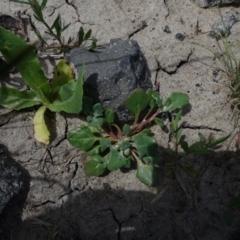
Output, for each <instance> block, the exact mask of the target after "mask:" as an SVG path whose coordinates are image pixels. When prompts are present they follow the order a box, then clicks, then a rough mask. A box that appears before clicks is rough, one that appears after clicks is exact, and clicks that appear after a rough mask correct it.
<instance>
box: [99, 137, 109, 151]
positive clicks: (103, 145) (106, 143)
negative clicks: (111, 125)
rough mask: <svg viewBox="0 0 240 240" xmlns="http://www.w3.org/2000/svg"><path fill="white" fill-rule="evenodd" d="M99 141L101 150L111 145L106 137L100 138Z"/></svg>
mask: <svg viewBox="0 0 240 240" xmlns="http://www.w3.org/2000/svg"><path fill="white" fill-rule="evenodd" d="M99 143H100V145H101V152H104V151H105V150H106V149H107V148H109V147H110V146H111V141H110V140H109V139H107V138H101V139H100V141H99Z"/></svg>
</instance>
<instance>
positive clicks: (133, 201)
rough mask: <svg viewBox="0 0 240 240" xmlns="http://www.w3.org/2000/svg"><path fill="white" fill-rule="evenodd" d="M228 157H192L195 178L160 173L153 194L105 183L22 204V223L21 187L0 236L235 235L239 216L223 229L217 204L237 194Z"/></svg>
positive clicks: (238, 184) (216, 238) (0, 220)
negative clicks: (35, 203) (54, 199)
mask: <svg viewBox="0 0 240 240" xmlns="http://www.w3.org/2000/svg"><path fill="white" fill-rule="evenodd" d="M231 157H232V154H231V153H229V152H220V153H213V154H211V155H208V156H198V157H197V158H195V159H193V163H194V167H195V168H196V169H197V170H198V172H199V175H198V178H197V179H192V178H191V177H189V176H188V175H187V174H185V173H184V172H180V173H179V174H180V182H181V183H180V182H179V181H178V180H176V179H175V178H174V177H166V176H165V177H164V183H163V182H162V183H161V186H159V189H158V194H157V195H154V194H152V193H151V192H145V191H137V190H136V191H126V190H124V189H117V190H116V189H111V186H110V185H109V183H107V182H106V183H104V184H103V186H102V189H99V190H94V189H91V188H90V187H89V186H85V188H84V190H82V191H79V190H78V189H77V188H75V189H71V190H72V191H71V193H70V194H66V195H65V196H62V197H60V198H59V199H58V201H57V202H50V201H49V202H45V203H42V204H41V205H38V206H32V207H30V208H29V207H28V208H29V209H30V210H29V213H28V216H29V217H28V218H27V219H25V220H24V221H22V220H21V214H22V210H23V207H24V204H27V203H26V202H25V203H24V201H25V200H26V196H27V191H23V192H22V193H21V194H19V196H17V197H16V198H14V199H13V200H12V201H11V202H10V204H9V205H8V206H7V208H5V210H4V212H3V213H2V215H1V216H0V224H1V229H2V233H1V235H0V239H2V240H3V239H4V240H7V239H12V240H18V239H19V240H25V239H26V240H27V239H31V240H33V239H39V240H41V239H60V240H66V239H72V240H80V239H100V240H101V239H103V240H105V239H118V240H120V239H121V240H128V239H129V240H130V239H132V240H134V239H136V240H137V239H144V240H147V239H162V240H172V239H179V240H180V239H184V240H192V239H194V240H196V239H197V240H200V239H201V240H210V239H211V240H226V239H231V240H237V239H240V238H239V236H240V235H239V226H240V225H239V219H235V221H234V225H233V227H231V228H227V227H226V226H225V225H224V222H223V219H222V216H223V212H224V210H225V209H226V207H225V206H223V205H221V204H219V201H220V200H224V201H225V202H227V201H228V200H229V199H230V198H231V197H233V196H236V195H239V193H240V177H239V172H240V165H239V164H237V163H236V162H234V161H231V160H230V159H231ZM119 174H123V175H124V176H125V177H127V174H128V173H120V172H119ZM38 180H39V181H41V179H38ZM59 184H60V185H61V183H59ZM180 185H182V186H184V188H185V190H186V191H187V193H188V194H186V193H185V192H184V191H183V188H182V187H181V186H180ZM25 187H28V185H26V186H25ZM62 187H64V186H62ZM65 187H66V186H65ZM100 187H101V186H100ZM28 204H29V203H28ZM39 209H41V210H39ZM31 216H34V217H31Z"/></svg>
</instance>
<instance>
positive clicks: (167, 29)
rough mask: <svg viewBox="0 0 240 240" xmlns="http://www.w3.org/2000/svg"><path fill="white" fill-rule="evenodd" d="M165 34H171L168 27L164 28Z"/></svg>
mask: <svg viewBox="0 0 240 240" xmlns="http://www.w3.org/2000/svg"><path fill="white" fill-rule="evenodd" d="M163 31H164V32H165V33H171V30H170V28H169V26H168V25H166V26H165V28H164V30H163Z"/></svg>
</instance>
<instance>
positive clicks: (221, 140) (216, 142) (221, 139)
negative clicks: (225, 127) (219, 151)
mask: <svg viewBox="0 0 240 240" xmlns="http://www.w3.org/2000/svg"><path fill="white" fill-rule="evenodd" d="M230 135H231V134H229V135H227V136H225V137H221V138H218V139H217V140H215V141H214V142H212V143H210V144H208V145H207V147H208V148H213V147H216V146H217V145H218V144H220V143H222V142H224V141H226V140H227V139H228V138H229V137H230Z"/></svg>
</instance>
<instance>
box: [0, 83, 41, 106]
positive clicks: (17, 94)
mask: <svg viewBox="0 0 240 240" xmlns="http://www.w3.org/2000/svg"><path fill="white" fill-rule="evenodd" d="M41 103H42V101H41V100H40V99H39V98H38V97H37V96H36V94H35V92H33V91H32V90H24V91H19V90H17V89H15V88H8V87H0V105H1V106H4V107H7V108H10V109H14V110H20V109H24V108H27V107H32V106H34V105H39V104H41Z"/></svg>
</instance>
